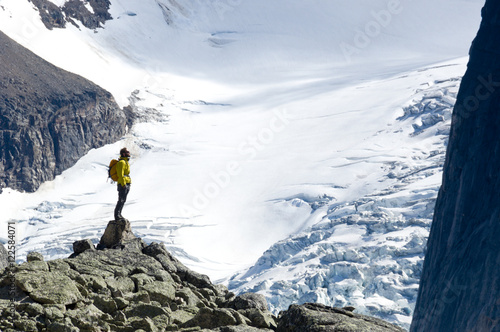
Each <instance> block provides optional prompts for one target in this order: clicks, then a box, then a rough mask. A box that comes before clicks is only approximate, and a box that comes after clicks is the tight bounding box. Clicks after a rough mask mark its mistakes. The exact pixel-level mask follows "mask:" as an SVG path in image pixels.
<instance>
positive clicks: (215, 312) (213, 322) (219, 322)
mask: <svg viewBox="0 0 500 332" xmlns="http://www.w3.org/2000/svg"><path fill="white" fill-rule="evenodd" d="M228 325H238V320H237V319H236V318H235V317H234V315H233V314H232V312H231V311H230V310H229V309H225V308H220V309H211V308H201V309H200V310H199V311H198V313H197V314H196V315H195V316H194V317H193V319H191V320H190V321H188V322H186V323H185V324H184V326H185V327H193V326H199V327H201V328H202V329H213V328H217V327H221V326H228Z"/></svg>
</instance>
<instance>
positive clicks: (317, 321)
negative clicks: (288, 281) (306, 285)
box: [277, 303, 405, 332]
mask: <svg viewBox="0 0 500 332" xmlns="http://www.w3.org/2000/svg"><path fill="white" fill-rule="evenodd" d="M277 331H278V332H320V331H321V332H325V331H332V332H334V331H342V332H365V331H370V332H404V331H405V330H404V329H402V328H400V327H397V326H395V325H392V324H390V323H387V322H385V321H383V320H381V319H378V318H373V317H368V316H364V315H360V314H355V313H353V312H350V311H347V310H343V309H339V308H331V307H327V306H324V305H321V304H313V303H306V304H303V305H296V304H292V305H291V306H290V307H289V308H288V310H287V311H285V312H282V313H281V314H280V317H279V324H278V328H277Z"/></svg>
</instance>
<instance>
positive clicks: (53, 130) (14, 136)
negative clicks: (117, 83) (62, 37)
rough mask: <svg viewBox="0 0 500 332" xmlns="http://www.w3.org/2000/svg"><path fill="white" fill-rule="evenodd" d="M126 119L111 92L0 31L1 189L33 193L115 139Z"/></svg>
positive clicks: (120, 135)
mask: <svg viewBox="0 0 500 332" xmlns="http://www.w3.org/2000/svg"><path fill="white" fill-rule="evenodd" d="M126 123H127V119H126V116H125V113H124V111H123V110H122V109H120V108H119V106H118V105H117V104H116V102H115V100H114V98H113V96H112V95H111V94H110V93H109V92H107V91H105V90H104V89H102V88H100V87H99V86H97V85H95V84H94V83H92V82H90V81H88V80H86V79H84V78H82V77H80V76H77V75H75V74H72V73H69V72H66V71H64V70H62V69H60V68H57V67H55V66H53V65H52V64H50V63H48V62H47V61H45V60H43V59H42V58H40V57H38V56H37V55H35V54H34V53H32V52H31V51H29V50H27V49H26V48H24V47H22V46H21V45H19V44H17V43H16V42H15V41H13V40H12V39H10V38H9V37H8V36H6V35H5V34H4V33H2V32H0V191H1V189H2V188H5V187H10V188H14V189H18V190H24V191H30V192H31V191H34V190H36V189H37V188H38V187H39V185H40V184H41V183H43V182H44V181H47V180H52V179H53V178H54V177H55V176H56V175H58V174H60V173H61V172H62V171H63V170H65V169H67V168H68V167H71V166H72V165H74V163H75V162H76V161H77V160H78V159H79V158H81V157H82V156H83V155H84V154H85V153H87V152H88V151H89V150H90V149H92V148H98V147H101V146H103V145H105V144H108V143H112V142H115V141H117V140H118V139H119V138H120V137H122V136H123V135H124V133H125V128H126Z"/></svg>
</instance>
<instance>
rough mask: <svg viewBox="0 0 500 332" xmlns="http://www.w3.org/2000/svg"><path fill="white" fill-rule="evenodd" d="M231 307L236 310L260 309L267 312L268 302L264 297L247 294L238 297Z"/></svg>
mask: <svg viewBox="0 0 500 332" xmlns="http://www.w3.org/2000/svg"><path fill="white" fill-rule="evenodd" d="M230 306H231V307H232V308H234V309H236V310H240V309H259V310H261V311H267V310H268V309H267V301H266V298H265V297H264V295H262V294H256V293H245V294H242V295H238V296H236V298H235V299H234V300H233V301H232V302H231V304H230Z"/></svg>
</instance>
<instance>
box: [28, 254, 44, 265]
mask: <svg viewBox="0 0 500 332" xmlns="http://www.w3.org/2000/svg"><path fill="white" fill-rule="evenodd" d="M26 261H27V262H29V263H31V262H43V255H42V254H41V253H39V252H36V251H31V252H29V253H28V255H27V256H26Z"/></svg>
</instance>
